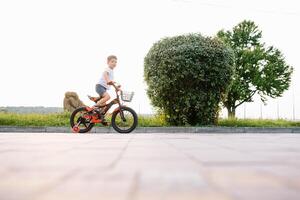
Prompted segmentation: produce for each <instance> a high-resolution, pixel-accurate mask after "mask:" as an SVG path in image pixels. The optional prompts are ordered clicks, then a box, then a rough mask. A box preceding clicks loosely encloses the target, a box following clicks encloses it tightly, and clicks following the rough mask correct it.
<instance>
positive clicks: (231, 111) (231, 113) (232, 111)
mask: <svg viewBox="0 0 300 200" xmlns="http://www.w3.org/2000/svg"><path fill="white" fill-rule="evenodd" d="M227 111H228V118H235V107H227Z"/></svg>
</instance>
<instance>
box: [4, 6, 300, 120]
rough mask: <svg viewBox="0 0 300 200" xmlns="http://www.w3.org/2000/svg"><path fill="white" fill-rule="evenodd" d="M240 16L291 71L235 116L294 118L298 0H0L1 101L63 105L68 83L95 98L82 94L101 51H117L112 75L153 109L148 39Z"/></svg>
mask: <svg viewBox="0 0 300 200" xmlns="http://www.w3.org/2000/svg"><path fill="white" fill-rule="evenodd" d="M244 19H248V20H254V21H255V22H256V23H257V24H258V25H259V27H260V29H261V30H262V31H263V36H264V41H265V42H266V43H267V44H269V45H274V46H276V47H277V48H279V49H280V50H281V51H282V52H283V53H284V55H285V57H286V60H287V62H288V63H289V64H290V65H292V66H294V68H295V72H294V75H293V81H292V87H291V88H290V90H289V91H287V92H285V94H284V96H283V97H281V98H278V99H276V100H270V101H269V103H268V105H266V106H261V103H260V101H259V99H258V100H256V101H255V102H254V103H248V104H246V106H241V107H240V108H239V109H238V111H237V114H238V116H239V117H242V118H243V117H244V114H245V116H246V117H257V118H258V117H260V116H261V115H262V117H264V118H277V116H279V117H281V118H289V119H291V118H293V101H294V102H295V107H294V108H295V109H294V110H295V117H296V118H297V119H300V103H299V102H300V93H299V89H298V88H299V87H300V81H299V80H300V66H299V64H300V60H299V45H300V42H299V35H300V28H299V21H300V6H299V2H298V1H297V0H284V1H283V0H273V1H261V0H251V1H245V0H226V1H222V0H126V1H124V0H119V1H117V0H106V1H99V0H94V1H92V0H84V1H83V0H48V1H43V0H27V1H23V0H9V1H0V69H1V70H0V72H1V78H0V91H1V96H0V106H55V107H56V106H58V107H62V102H63V98H64V93H65V92H66V91H75V92H77V93H78V94H79V96H80V98H81V99H82V100H83V101H84V102H85V103H87V104H89V105H92V104H91V103H90V102H89V100H88V99H87V97H86V95H87V94H91V95H96V93H95V89H94V87H95V83H96V82H97V80H98V79H99V77H100V75H101V73H102V70H103V68H104V67H105V66H106V57H107V56H108V55H109V54H116V55H117V56H118V58H119V59H118V66H117V68H116V69H115V79H116V81H118V82H120V83H121V84H122V85H123V89H124V90H132V91H135V97H134V101H133V102H132V103H131V106H132V107H133V108H135V109H136V110H137V112H139V113H152V112H153V109H152V107H151V106H150V103H149V100H148V97H147V95H146V92H145V90H146V84H145V83H144V81H143V59H144V56H145V55H146V53H147V52H148V50H149V48H150V47H151V45H152V44H153V43H154V42H156V41H157V40H159V39H160V38H162V37H166V36H174V35H178V34H184V33H190V32H200V33H202V34H203V35H207V36H213V35H215V34H216V32H217V31H218V30H220V29H222V28H224V29H226V30H227V29H231V28H232V27H233V26H234V25H236V24H237V23H239V22H240V21H242V20H244ZM179 84H180V83H179ZM112 94H113V93H112ZM293 95H294V98H293ZM225 114H226V112H223V115H225Z"/></svg>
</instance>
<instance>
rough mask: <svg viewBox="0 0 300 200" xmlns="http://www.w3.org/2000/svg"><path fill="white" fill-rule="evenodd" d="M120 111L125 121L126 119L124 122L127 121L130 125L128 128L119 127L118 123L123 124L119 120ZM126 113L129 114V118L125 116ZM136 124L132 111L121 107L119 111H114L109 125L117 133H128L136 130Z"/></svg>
mask: <svg viewBox="0 0 300 200" xmlns="http://www.w3.org/2000/svg"><path fill="white" fill-rule="evenodd" d="M120 110H122V111H123V113H124V114H125V119H126V118H127V119H126V120H127V121H129V123H130V125H129V126H128V127H125V128H122V127H120V124H119V123H120V122H121V123H124V121H120V120H121V115H120ZM126 113H128V114H130V115H131V116H129V115H126ZM119 118H120V119H119ZM137 124H138V117H137V114H136V112H135V111H134V110H133V109H131V108H129V107H125V106H122V107H120V109H119V110H117V111H115V112H114V113H113V114H112V117H111V125H112V127H113V128H114V129H115V130H116V131H117V132H119V133H130V132H132V131H133V130H134V129H135V128H136V126H137Z"/></svg>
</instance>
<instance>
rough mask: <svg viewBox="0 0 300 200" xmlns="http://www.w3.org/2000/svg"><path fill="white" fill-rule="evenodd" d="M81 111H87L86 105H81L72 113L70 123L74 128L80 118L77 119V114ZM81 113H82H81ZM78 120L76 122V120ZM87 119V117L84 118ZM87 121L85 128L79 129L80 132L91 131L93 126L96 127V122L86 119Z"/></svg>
mask: <svg viewBox="0 0 300 200" xmlns="http://www.w3.org/2000/svg"><path fill="white" fill-rule="evenodd" d="M79 112H82V113H87V110H86V108H85V107H80V108H77V109H76V110H74V111H73V112H72V114H71V117H70V125H71V128H72V129H73V127H74V126H75V124H77V121H78V120H79V118H77V119H75V117H76V115H77V114H79ZM79 115H80V114H79ZM75 120H76V122H75ZM84 120H85V119H84ZM85 122H87V124H86V125H84V127H85V128H81V127H79V128H80V130H79V133H86V132H89V131H90V130H91V129H92V128H93V127H94V125H95V124H94V123H90V122H88V121H86V120H85Z"/></svg>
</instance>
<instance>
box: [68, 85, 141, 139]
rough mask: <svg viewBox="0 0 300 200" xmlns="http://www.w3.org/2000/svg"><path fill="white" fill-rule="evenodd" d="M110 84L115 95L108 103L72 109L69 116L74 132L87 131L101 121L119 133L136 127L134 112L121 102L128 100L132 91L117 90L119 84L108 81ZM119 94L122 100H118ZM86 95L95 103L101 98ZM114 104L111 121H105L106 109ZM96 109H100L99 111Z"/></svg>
mask: <svg viewBox="0 0 300 200" xmlns="http://www.w3.org/2000/svg"><path fill="white" fill-rule="evenodd" d="M110 85H112V86H113V87H114V88H115V91H116V96H117V97H116V98H115V99H114V100H112V101H111V102H110V103H108V104H106V105H104V106H101V107H98V108H96V107H89V106H84V107H80V108H77V109H76V110H74V111H73V113H72V114H71V117H70V124H71V128H72V131H73V132H74V133H86V132H89V131H90V130H91V129H92V128H93V127H94V125H95V124H97V123H99V124H100V123H101V124H102V125H104V126H110V125H111V126H112V127H113V128H114V129H115V130H116V131H117V132H119V133H130V132H132V131H133V130H134V129H135V128H136V126H137V123H138V117H137V114H136V112H135V111H134V110H133V109H132V108H129V107H127V106H125V105H124V104H123V103H122V101H124V102H130V101H131V100H132V98H133V95H134V93H133V92H123V91H119V87H120V86H118V85H116V84H114V83H110ZM119 93H120V94H119ZM120 96H121V100H122V101H121V100H120ZM88 97H89V99H90V100H91V101H93V102H95V103H97V102H98V101H99V100H100V99H101V97H91V96H89V95H88ZM115 104H117V105H118V107H117V108H115V109H114V111H113V113H112V115H111V122H106V121H105V116H106V115H107V111H108V110H109V109H110V108H111V107H112V106H113V105H115ZM97 109H101V113H100V112H99V111H97ZM101 115H102V116H101ZM103 116H104V117H103Z"/></svg>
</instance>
